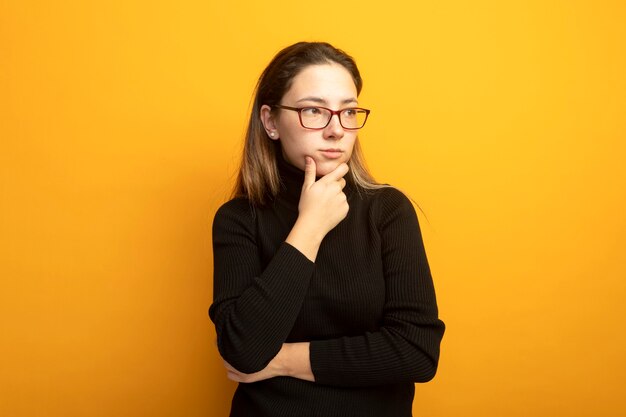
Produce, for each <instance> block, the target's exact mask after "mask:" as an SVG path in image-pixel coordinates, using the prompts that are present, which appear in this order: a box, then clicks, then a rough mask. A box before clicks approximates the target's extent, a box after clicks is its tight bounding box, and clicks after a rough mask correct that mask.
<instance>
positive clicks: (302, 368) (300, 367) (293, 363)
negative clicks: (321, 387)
mask: <svg viewBox="0 0 626 417" xmlns="http://www.w3.org/2000/svg"><path fill="white" fill-rule="evenodd" d="M277 359H278V366H279V368H280V370H279V372H280V374H281V375H282V376H288V377H292V378H298V379H303V380H306V381H315V378H314V376H313V372H312V370H311V360H310V358H309V342H301V343H285V344H283V347H282V348H281V350H280V352H279V353H278V355H277Z"/></svg>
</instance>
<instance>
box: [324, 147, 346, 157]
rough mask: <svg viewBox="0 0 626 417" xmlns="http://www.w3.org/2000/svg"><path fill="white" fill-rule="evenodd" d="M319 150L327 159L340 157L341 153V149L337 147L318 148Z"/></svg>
mask: <svg viewBox="0 0 626 417" xmlns="http://www.w3.org/2000/svg"><path fill="white" fill-rule="evenodd" d="M320 152H321V153H322V155H324V156H325V157H326V158H328V159H337V158H341V155H342V154H343V151H342V150H341V149H337V148H328V149H320Z"/></svg>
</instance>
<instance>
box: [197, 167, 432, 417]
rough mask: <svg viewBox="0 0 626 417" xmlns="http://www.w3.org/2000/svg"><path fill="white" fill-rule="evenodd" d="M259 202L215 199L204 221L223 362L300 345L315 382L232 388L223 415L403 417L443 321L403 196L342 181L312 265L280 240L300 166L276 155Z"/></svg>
mask: <svg viewBox="0 0 626 417" xmlns="http://www.w3.org/2000/svg"><path fill="white" fill-rule="evenodd" d="M279 171H280V175H281V180H282V183H283V189H282V191H281V193H280V194H279V195H278V196H277V197H276V198H275V199H274V200H273V201H271V202H270V203H269V204H268V205H267V206H264V207H252V206H251V205H250V203H249V202H248V201H247V200H245V199H234V200H231V201H229V202H227V203H225V204H224V205H223V206H222V207H221V208H220V209H219V210H218V212H217V213H216V215H215V219H214V222H213V251H214V267H215V268H214V302H213V305H212V306H211V308H210V310H209V314H210V317H211V319H212V320H213V322H214V323H215V327H216V331H217V341H218V348H219V351H220V353H221V355H222V356H223V358H224V359H225V360H226V361H227V362H229V363H230V364H231V365H233V366H234V367H235V368H236V369H238V370H239V371H242V372H245V373H253V372H257V371H260V370H261V369H263V368H264V367H265V366H266V365H267V364H268V363H269V361H270V360H271V359H272V358H273V357H274V356H276V354H277V353H278V351H279V350H280V348H281V345H282V344H283V343H289V342H304V341H310V342H311V344H310V359H311V368H312V370H313V374H314V376H315V382H307V381H303V380H299V379H295V378H289V377H278V378H272V379H268V380H265V381H260V382H256V383H251V384H243V383H242V384H239V386H238V388H237V391H236V392H235V395H234V398H233V401H232V408H231V416H233V417H239V416H245V417H256V416H259V417H260V416H263V417H264V416H271V417H279V416H286V417H307V416H324V417H331V416H341V417H349V416H358V417H367V416H372V417H383V416H393V417H405V416H411V415H412V411H411V410H412V402H413V396H414V382H425V381H428V380H430V379H431V378H433V376H434V375H435V372H436V370H437V362H438V359H439V344H440V341H441V338H442V336H443V333H444V324H443V322H442V321H440V320H439V319H438V317H437V315H438V313H437V303H436V299H435V291H434V288H433V282H432V278H431V275H430V269H429V267H428V262H427V259H426V253H425V251H424V246H423V243H422V237H421V234H420V229H419V225H418V221H417V216H416V214H415V210H414V208H413V206H412V204H411V202H410V201H409V200H408V199H407V198H406V197H405V196H404V195H403V194H402V193H401V192H400V191H398V190H397V189H395V188H392V187H385V188H382V189H379V190H375V191H364V190H357V189H356V188H355V186H354V185H350V184H348V185H347V186H346V188H345V189H344V192H345V194H346V196H347V197H348V203H349V205H350V210H349V212H348V215H347V217H346V218H345V219H344V220H342V221H341V222H340V223H339V224H338V225H337V226H336V227H335V228H334V229H333V230H331V231H330V232H329V233H328V234H327V235H326V237H325V238H324V240H323V241H322V244H321V246H320V248H319V252H318V255H317V258H316V261H315V263H313V262H311V261H310V260H309V259H308V258H306V257H305V256H304V255H303V254H302V253H301V252H299V251H298V250H297V249H295V248H294V247H293V246H291V245H289V244H288V243H286V242H285V238H286V237H287V235H288V234H289V232H290V231H291V228H292V227H293V225H294V223H295V221H296V218H297V216H298V201H299V198H300V191H301V188H302V183H303V180H304V173H303V172H302V171H300V170H298V169H297V168H295V167H293V166H291V165H289V164H287V163H286V162H284V161H283V160H280V161H279Z"/></svg>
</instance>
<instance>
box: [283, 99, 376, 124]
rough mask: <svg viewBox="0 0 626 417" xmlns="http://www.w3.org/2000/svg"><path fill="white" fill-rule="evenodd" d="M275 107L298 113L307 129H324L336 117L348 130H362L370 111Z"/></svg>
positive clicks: (301, 122)
mask: <svg viewBox="0 0 626 417" xmlns="http://www.w3.org/2000/svg"><path fill="white" fill-rule="evenodd" d="M274 107H277V108H279V109H285V110H292V111H296V112H298V116H299V118H300V124H301V125H302V127H304V128H306V129H318V130H320V129H324V128H325V127H326V126H328V125H329V124H330V119H332V118H333V116H334V115H337V116H338V117H339V124H341V127H343V128H344V129H346V130H357V129H360V128H362V127H363V126H364V125H365V122H366V121H367V116H369V114H370V111H369V110H367V109H362V108H360V107H349V108H347V109H341V110H331V109H328V108H326V107H290V106H283V105H280V104H276V105H275V106H274Z"/></svg>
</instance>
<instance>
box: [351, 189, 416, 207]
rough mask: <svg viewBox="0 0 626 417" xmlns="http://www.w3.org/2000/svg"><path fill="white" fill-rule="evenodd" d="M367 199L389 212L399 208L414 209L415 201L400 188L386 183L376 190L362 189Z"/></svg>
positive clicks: (362, 193)
mask: <svg viewBox="0 0 626 417" xmlns="http://www.w3.org/2000/svg"><path fill="white" fill-rule="evenodd" d="M360 193H361V195H362V196H364V197H363V198H364V199H365V200H370V201H371V204H372V205H373V206H375V207H376V208H377V209H379V210H381V211H383V212H387V211H389V210H392V211H393V210H396V209H399V208H404V209H410V210H413V211H414V209H413V203H412V202H411V200H410V199H409V197H407V196H406V194H404V193H403V192H402V191H400V190H399V189H397V188H395V187H393V186H391V185H388V184H385V186H384V187H381V188H377V189H374V190H363V191H360Z"/></svg>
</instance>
